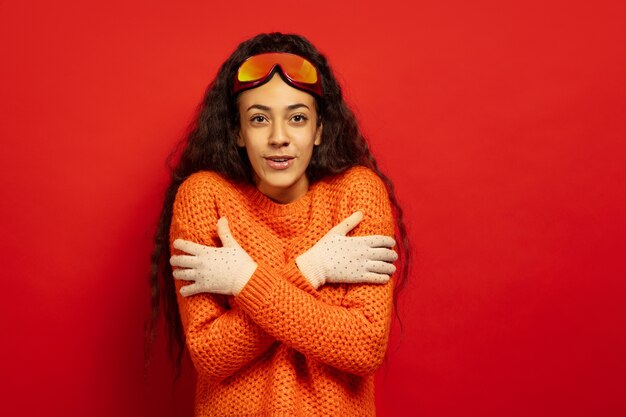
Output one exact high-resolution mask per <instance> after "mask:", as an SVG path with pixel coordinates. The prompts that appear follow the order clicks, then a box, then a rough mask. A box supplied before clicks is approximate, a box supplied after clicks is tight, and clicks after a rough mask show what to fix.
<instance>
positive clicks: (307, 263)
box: [296, 253, 326, 289]
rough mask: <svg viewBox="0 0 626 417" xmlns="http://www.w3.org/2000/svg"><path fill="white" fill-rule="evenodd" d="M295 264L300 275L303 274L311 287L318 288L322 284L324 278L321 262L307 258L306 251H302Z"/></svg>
mask: <svg viewBox="0 0 626 417" xmlns="http://www.w3.org/2000/svg"><path fill="white" fill-rule="evenodd" d="M296 265H298V269H300V272H301V273H302V275H304V277H305V278H306V279H307V281H309V283H310V284H311V286H312V287H313V288H315V289H318V288H319V287H321V286H322V285H324V283H325V281H326V278H325V276H324V268H323V266H322V263H321V262H315V260H313V259H309V258H308V257H307V256H306V253H304V254H302V255H300V256H298V257H297V258H296Z"/></svg>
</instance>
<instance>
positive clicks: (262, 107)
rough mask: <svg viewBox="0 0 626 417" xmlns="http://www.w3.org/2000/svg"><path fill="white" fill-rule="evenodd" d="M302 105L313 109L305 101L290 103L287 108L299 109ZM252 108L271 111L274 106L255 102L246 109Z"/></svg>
mask: <svg viewBox="0 0 626 417" xmlns="http://www.w3.org/2000/svg"><path fill="white" fill-rule="evenodd" d="M300 107H306V108H307V109H309V110H311V109H310V108H309V106H307V105H306V104H304V103H296V104H290V105H289V106H287V107H286V109H287V110H295V109H298V108H300ZM251 109H259V110H261V111H270V110H272V108H271V107H268V106H264V105H262V104H253V105H252V106H250V107H248V108H247V109H246V111H250V110H251Z"/></svg>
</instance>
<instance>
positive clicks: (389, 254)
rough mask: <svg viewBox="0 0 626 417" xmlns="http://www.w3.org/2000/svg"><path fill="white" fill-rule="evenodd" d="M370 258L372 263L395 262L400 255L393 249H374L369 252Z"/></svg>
mask: <svg viewBox="0 0 626 417" xmlns="http://www.w3.org/2000/svg"><path fill="white" fill-rule="evenodd" d="M368 258H369V259H370V260H372V261H385V262H395V261H397V260H398V253H397V252H396V251H395V250H392V249H385V248H373V249H370V250H369V252H368Z"/></svg>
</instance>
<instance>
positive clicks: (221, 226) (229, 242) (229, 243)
mask: <svg viewBox="0 0 626 417" xmlns="http://www.w3.org/2000/svg"><path fill="white" fill-rule="evenodd" d="M217 235H218V236H219V237H220V240H221V241H222V245H224V247H226V248H233V247H238V246H239V243H237V241H236V240H235V238H234V237H233V234H232V233H231V232H230V227H228V220H226V217H222V218H220V219H219V220H218V221H217Z"/></svg>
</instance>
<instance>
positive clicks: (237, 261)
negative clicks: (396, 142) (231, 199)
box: [170, 217, 257, 297]
mask: <svg viewBox="0 0 626 417" xmlns="http://www.w3.org/2000/svg"><path fill="white" fill-rule="evenodd" d="M217 235H218V236H219V238H220V240H221V241H222V244H223V245H224V246H223V247H219V248H218V247H212V246H204V245H200V244H199V243H194V242H190V241H188V240H182V239H176V240H175V241H174V248H176V249H179V250H181V251H183V252H185V253H187V255H175V256H172V257H171V258H170V264H171V265H172V266H177V267H180V268H184V269H176V270H174V272H173V275H174V278H176V279H179V280H184V281H192V282H193V284H190V285H186V286H184V287H182V288H181V289H180V294H181V295H182V296H185V297H188V296H190V295H194V294H198V293H202V292H210V293H215V294H225V295H237V294H239V292H240V291H241V290H242V289H243V287H244V286H245V285H246V284H247V283H248V280H249V279H250V277H251V276H252V274H254V271H256V268H257V264H256V263H255V262H254V260H252V258H251V257H250V255H248V253H247V252H246V251H245V250H244V249H243V248H242V247H241V246H239V243H237V241H236V240H235V238H233V235H232V233H231V232H230V229H229V227H228V221H227V220H226V218H224V217H222V218H221V219H219V220H218V221H217Z"/></svg>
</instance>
